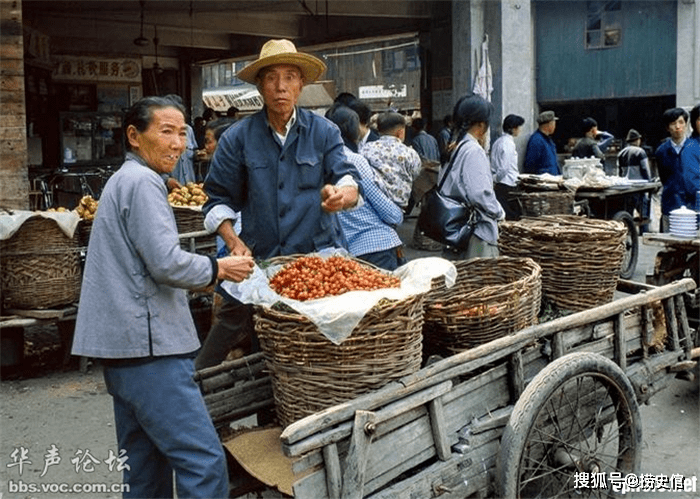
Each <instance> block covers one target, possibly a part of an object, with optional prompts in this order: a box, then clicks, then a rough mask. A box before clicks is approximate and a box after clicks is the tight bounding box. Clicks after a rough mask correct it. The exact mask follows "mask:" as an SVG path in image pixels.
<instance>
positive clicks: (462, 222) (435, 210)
mask: <svg viewBox="0 0 700 499" xmlns="http://www.w3.org/2000/svg"><path fill="white" fill-rule="evenodd" d="M460 147H461V145H460ZM456 157H457V151H455V152H454V154H453V155H452V158H451V159H450V162H449V164H448V166H447V169H446V170H445V174H444V175H443V176H442V180H441V181H440V183H439V184H438V185H436V186H434V187H433V188H432V189H430V190H429V191H428V192H427V193H426V194H425V196H424V197H423V201H422V202H421V210H420V215H418V229H419V230H420V231H422V232H423V234H425V235H426V236H428V237H429V238H430V239H434V240H435V241H438V242H440V243H442V244H446V245H449V246H451V247H453V248H455V249H458V250H464V249H466V248H467V245H468V244H469V238H470V237H471V236H472V233H473V232H474V227H475V225H476V222H477V217H476V210H475V209H474V208H473V207H472V206H471V205H469V204H468V203H463V202H461V201H457V200H455V199H452V198H450V197H447V196H445V195H444V194H441V193H440V189H442V186H443V184H444V183H445V180H446V179H447V176H448V175H449V174H450V170H451V169H452V166H453V165H454V160H455V158H456Z"/></svg>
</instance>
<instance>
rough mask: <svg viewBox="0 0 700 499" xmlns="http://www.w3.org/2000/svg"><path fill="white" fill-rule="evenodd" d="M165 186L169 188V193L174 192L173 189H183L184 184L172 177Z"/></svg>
mask: <svg viewBox="0 0 700 499" xmlns="http://www.w3.org/2000/svg"><path fill="white" fill-rule="evenodd" d="M165 185H166V186H167V187H168V192H172V190H173V189H179V188H180V187H182V184H181V183H180V182H178V181H177V179H176V178H173V177H170V178H169V179H168V181H167V182H166V183H165Z"/></svg>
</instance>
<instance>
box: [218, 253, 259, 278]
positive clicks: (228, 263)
mask: <svg viewBox="0 0 700 499" xmlns="http://www.w3.org/2000/svg"><path fill="white" fill-rule="evenodd" d="M217 263H218V264H219V273H218V274H217V276H216V277H217V278H219V279H224V280H226V281H234V282H241V281H242V280H244V279H247V278H248V277H249V276H250V274H252V273H253V267H254V265H255V262H254V261H253V258H252V257H250V256H227V257H224V258H219V259H218V260H217Z"/></svg>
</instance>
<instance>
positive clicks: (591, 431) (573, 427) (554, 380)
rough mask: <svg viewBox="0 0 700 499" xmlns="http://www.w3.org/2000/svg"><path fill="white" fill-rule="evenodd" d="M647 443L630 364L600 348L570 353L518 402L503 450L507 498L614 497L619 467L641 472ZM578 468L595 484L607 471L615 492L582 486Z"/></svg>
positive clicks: (500, 467) (500, 475) (501, 480)
mask: <svg viewBox="0 0 700 499" xmlns="http://www.w3.org/2000/svg"><path fill="white" fill-rule="evenodd" d="M641 443H642V427H641V419H640V414H639V406H638V405H637V401H636V399H635V395H634V389H633V388H632V385H631V383H630V382H629V380H628V379H627V377H626V376H625V373H624V372H622V369H620V368H619V367H618V366H617V365H616V364H615V363H614V362H612V361H611V360H609V359H607V358H605V357H603V356H601V355H598V354H594V353H589V352H578V353H572V354H568V355H565V356H564V357H561V358H559V359H558V360H556V361H554V362H552V363H551V364H549V365H548V366H547V367H545V368H544V369H543V370H542V371H541V372H540V373H539V374H538V375H537V376H535V378H534V379H533V380H532V382H530V383H529V384H528V386H527V388H526V389H525V391H524V392H523V394H522V395H521V396H520V398H519V399H518V402H517V403H516V404H515V408H514V409H513V413H512V414H511V416H510V420H509V422H508V425H507V426H506V428H505V430H504V432H503V436H502V438H501V450H500V453H499V455H498V462H497V475H496V482H497V484H498V486H499V487H500V491H499V492H500V494H499V496H500V497H506V498H516V497H517V498H521V497H572V496H579V495H582V496H585V495H590V496H594V497H595V496H596V495H598V494H600V495H601V496H605V497H607V496H608V494H609V492H610V486H611V484H610V482H609V478H610V475H609V474H610V473H611V472H618V473H621V474H622V477H623V479H624V477H625V476H626V475H627V474H629V473H635V472H637V471H638V469H639V467H640V464H641V458H642V455H641ZM576 473H588V475H585V476H588V477H590V478H591V481H592V480H593V477H594V476H595V475H597V476H598V477H600V476H602V475H598V474H602V473H605V475H604V476H605V479H606V484H607V485H608V489H605V488H592V487H591V488H581V487H577V485H578V484H577V482H576V479H575V478H576V475H575V474H576ZM590 483H591V482H589V483H588V485H589V486H590Z"/></svg>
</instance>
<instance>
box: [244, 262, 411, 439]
mask: <svg viewBox="0 0 700 499" xmlns="http://www.w3.org/2000/svg"><path fill="white" fill-rule="evenodd" d="M273 260H274V259H273ZM277 263H279V262H277ZM422 327H423V296H422V295H415V296H413V297H410V298H408V299H406V300H402V301H396V300H382V301H380V302H379V303H378V304H377V305H375V306H374V307H373V308H372V309H371V310H370V311H369V312H367V314H366V315H365V316H364V317H363V318H362V320H361V321H360V323H359V324H358V325H357V326H356V327H355V329H354V330H353V331H352V333H351V335H350V336H349V337H348V338H347V339H346V340H345V341H343V342H342V343H341V344H340V345H336V344H334V343H332V342H331V341H330V340H329V339H328V338H326V337H325V336H324V335H323V334H321V333H320V332H319V330H318V328H317V327H316V325H315V324H313V322H311V321H310V320H309V319H307V318H306V317H305V316H303V315H300V314H297V313H294V312H287V311H281V310H276V309H273V308H268V307H260V306H258V307H256V313H255V331H256V333H257V335H258V339H259V341H260V347H261V349H262V352H263V354H264V356H265V361H266V364H267V367H268V369H269V370H270V375H271V378H272V388H273V393H274V398H275V409H276V412H277V417H278V419H279V422H280V424H281V425H282V426H287V425H289V424H291V423H293V422H294V421H297V420H299V419H302V418H304V417H306V416H308V415H310V414H313V413H315V412H318V411H321V410H323V409H326V408H328V407H331V406H333V405H336V404H339V403H342V402H346V401H348V400H350V399H353V398H355V397H358V396H360V395H362V394H365V393H367V392H369V391H371V390H375V389H378V388H380V387H382V386H384V385H386V384H387V383H389V382H391V381H393V380H395V379H398V378H401V377H403V376H406V375H408V374H412V373H414V372H416V371H418V369H420V365H421V353H422V352H421V347H422Z"/></svg>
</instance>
